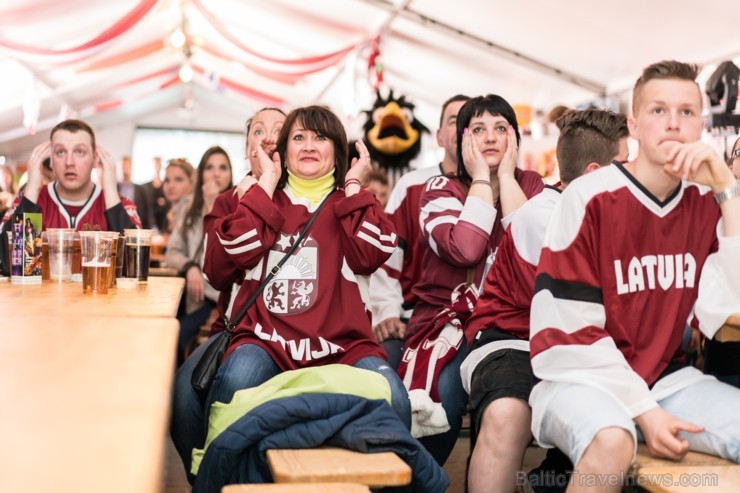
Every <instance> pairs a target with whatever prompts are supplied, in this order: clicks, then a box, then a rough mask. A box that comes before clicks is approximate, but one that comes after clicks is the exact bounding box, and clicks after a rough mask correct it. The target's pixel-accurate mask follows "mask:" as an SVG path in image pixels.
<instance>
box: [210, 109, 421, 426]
mask: <svg viewBox="0 0 740 493" xmlns="http://www.w3.org/2000/svg"><path fill="white" fill-rule="evenodd" d="M263 144H264V145H260V146H256V148H253V151H252V152H254V153H256V157H258V158H259V168H260V170H259V171H260V174H259V176H257V177H255V178H256V182H250V183H248V184H247V185H248V186H245V187H244V190H245V191H244V192H243V195H242V196H241V198H240V201H239V204H238V207H236V209H235V210H234V212H233V213H231V214H229V215H226V216H224V217H219V218H216V220H215V224H214V228H213V232H212V234H213V236H214V238H212V239H211V238H209V240H208V241H207V250H206V257H205V262H204V272H205V274H206V275H207V277H208V279H211V280H213V282H214V285H216V284H219V282H220V281H219V278H221V277H222V276H225V277H226V278H227V279H229V280H230V279H232V277H231V276H232V272H233V270H234V269H235V268H236V269H239V270H242V271H245V275H244V278H243V279H244V280H243V281H242V283H241V285H240V287H239V289H238V292H237V293H236V296H235V300H234V303H233V309H232V311H229V312H227V316H231V315H232V314H234V313H236V312H238V311H239V310H240V309H241V308H242V306H244V304H245V302H246V300H247V299H248V298H249V296H250V295H251V294H252V293H253V292H254V290H255V289H256V288H257V286H259V284H260V283H261V282H262V280H263V279H264V278H265V276H267V274H268V273H269V272H270V270H271V269H272V268H273V266H275V265H276V264H277V262H278V261H279V260H280V259H281V258H282V257H283V256H284V255H285V254H286V252H287V251H288V250H289V249H290V248H291V246H292V244H293V242H294V241H296V239H297V238H298V236H299V235H300V233H301V232H302V231H303V230H304V228H305V226H306V223H307V222H308V221H309V219H310V218H311V216H312V215H313V214H314V212H315V211H316V210H317V208H318V207H319V205H320V204H321V203H322V202H323V203H324V205H323V207H322V208H321V210H320V213H319V214H318V215H317V216H316V218H315V221H314V222H313V224H312V226H311V229H310V232H309V234H308V235H306V237H305V238H304V240H303V241H302V242H301V243H300V245H299V246H298V248H297V249H296V250H295V251H294V252H293V253H292V255H291V256H290V257H289V258H288V260H287V262H286V263H285V264H284V265H283V267H282V269H280V270H279V272H278V273H277V274H276V276H275V277H274V278H273V279H272V281H271V282H270V283H268V284H267V285H266V286H265V288H264V289H263V291H262V292H261V293H260V295H259V296H258V297H257V299H256V301H255V302H254V303H253V304H252V305H251V306H250V308H249V310H248V311H247V314H246V316H245V317H244V318H243V319H242V320H241V322H240V323H239V324H238V326H237V327H236V328H235V329H234V333H233V335H232V338H231V343H230V346H229V348H228V350H227V352H226V355H225V357H224V361H223V363H222V365H221V367H220V368H219V370H218V373H217V375H216V378H215V380H214V382H213V386H212V388H211V391H210V394H209V396H208V406H207V408H210V404H212V403H213V402H216V401H218V402H229V401H230V400H231V398H232V396H233V394H234V392H235V391H237V390H240V389H246V388H251V387H255V386H258V385H260V384H261V383H263V382H265V381H267V380H269V379H270V378H272V377H273V376H275V375H277V374H279V373H281V372H283V371H287V370H293V369H298V368H305V367H312V366H319V365H327V364H335V363H338V364H347V365H352V366H354V367H358V368H363V369H367V370H371V371H375V372H377V373H380V374H381V375H382V376H383V377H385V378H386V379H387V380H388V382H389V384H390V388H391V394H392V407H393V409H394V410H395V411H396V413H397V414H398V415H399V417H400V418H401V420H402V421H403V422H404V423H405V424H406V425H408V424H409V421H410V414H409V404H408V397H407V396H406V391H405V389H404V387H403V384H402V383H401V381H400V379H399V378H398V375H397V374H396V373H395V372H394V371H393V370H392V369H391V368H390V367H389V366H388V363H387V362H386V361H385V359H384V358H385V354H384V352H383V350H382V348H381V347H380V345H379V344H378V343H377V341H376V340H375V338H374V337H373V333H372V328H371V325H370V318H369V314H368V312H367V310H366V305H365V302H364V300H365V299H367V298H366V295H367V279H366V276H368V275H369V274H370V273H372V272H373V271H375V270H376V269H377V268H378V267H379V266H380V265H381V264H382V263H383V262H384V261H385V260H386V259H387V258H388V257H389V256H390V254H391V253H392V251H393V249H394V248H395V246H396V236H395V233H394V232H393V230H392V225H391V223H390V221H389V220H388V219H387V218H386V216H385V215H384V213H383V210H382V208H381V207H380V205H379V203H378V202H377V201H376V200H375V198H374V197H373V195H372V193H370V192H368V191H366V190H362V189H361V187H360V184H361V182H362V179H363V178H364V176H365V175H366V174H367V173H368V172H369V171H370V168H371V166H370V156H369V153H368V150H367V148H366V147H365V146H364V144H363V143H362V142H358V144H357V150H358V152H359V155H360V157H359V159H353V161H352V163H351V166H350V168H349V170H347V165H348V163H347V158H348V150H347V137H346V134H345V132H344V128H343V127H342V124H341V122H340V121H339V119H338V118H337V116H336V115H334V113H332V112H331V111H330V110H328V109H326V108H324V107H320V106H308V107H304V108H298V109H296V110H294V111H292V112H291V113H290V114H289V115H288V116H287V118H286V120H285V123H284V125H283V127H282V130H281V132H280V135H279V137H278V139H277V142H276V143H275V150H274V152H272V145H271V144H270V143H269V142H263ZM270 154H271V155H270ZM249 185H251V186H249ZM247 188H248V189H247Z"/></svg>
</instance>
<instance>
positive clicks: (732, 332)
mask: <svg viewBox="0 0 740 493" xmlns="http://www.w3.org/2000/svg"><path fill="white" fill-rule="evenodd" d="M714 338H715V339H716V340H718V341H719V342H737V341H740V313H736V314H734V315H730V317H729V318H728V319H727V322H725V325H723V326H722V327H721V328H720V329H719V330H718V331H717V333H716V334H715V336H714Z"/></svg>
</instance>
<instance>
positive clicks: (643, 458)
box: [632, 444, 740, 493]
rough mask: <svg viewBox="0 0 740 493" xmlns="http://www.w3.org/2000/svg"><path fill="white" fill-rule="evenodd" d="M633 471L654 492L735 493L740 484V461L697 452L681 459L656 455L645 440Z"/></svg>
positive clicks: (644, 486) (642, 485)
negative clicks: (675, 459) (735, 461)
mask: <svg viewBox="0 0 740 493" xmlns="http://www.w3.org/2000/svg"><path fill="white" fill-rule="evenodd" d="M632 472H633V474H635V475H636V476H637V478H636V481H637V485H638V486H640V487H641V488H644V489H645V490H647V491H650V492H655V493H697V492H700V491H715V492H719V493H722V492H727V493H730V492H732V493H734V492H736V491H737V490H738V485H740V465H737V464H734V463H732V462H730V461H727V460H725V459H721V458H719V457H715V456H713V455H707V454H700V453H698V452H689V453H688V454H686V456H685V457H684V458H683V459H682V460H680V461H679V462H674V461H671V460H665V459H656V458H655V457H651V456H650V454H649V453H648V451H647V447H646V446H645V445H644V444H640V445H639V446H638V449H637V457H636V458H635V464H634V465H633V470H632Z"/></svg>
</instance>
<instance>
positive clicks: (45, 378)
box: [0, 285, 178, 493]
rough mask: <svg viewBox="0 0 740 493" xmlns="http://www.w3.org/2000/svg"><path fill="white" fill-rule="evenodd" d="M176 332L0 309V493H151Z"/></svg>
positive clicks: (123, 321) (143, 323) (156, 321)
mask: <svg viewBox="0 0 740 493" xmlns="http://www.w3.org/2000/svg"><path fill="white" fill-rule="evenodd" d="M75 287H77V288H79V290H80V292H81V291H82V288H81V287H80V286H79V285H76V286H75ZM26 288H28V287H26ZM42 289H43V288H42ZM2 293H3V294H5V293H7V286H3V289H2ZM3 294H0V296H3ZM177 332H178V323H177V321H176V320H175V319H164V318H148V319H132V318H114V317H110V318H94V317H84V318H83V317H64V316H56V315H39V314H38V313H29V312H26V311H19V310H17V309H16V310H7V309H4V311H3V315H2V323H1V324H0V395H2V396H3V402H4V404H3V406H2V410H0V437H2V446H1V447H0V470H2V473H0V491H7V492H16V491H17V492H22V491H45V492H54V493H67V492H70V493H72V492H75V493H77V492H83V493H84V492H101V491H105V492H108V493H117V492H121V493H123V492H126V493H129V492H137V493H148V492H152V493H154V492H159V491H160V489H161V486H162V479H161V475H162V471H163V459H164V445H165V437H166V433H167V430H166V427H167V419H168V411H169V404H170V387H171V384H172V375H173V369H174V364H175V361H174V357H175V344H176V340H177Z"/></svg>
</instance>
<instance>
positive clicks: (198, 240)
mask: <svg viewBox="0 0 740 493" xmlns="http://www.w3.org/2000/svg"><path fill="white" fill-rule="evenodd" d="M231 180H232V178H231V161H230V160H229V156H228V155H227V154H226V151H224V150H223V149H222V148H221V147H218V146H214V147H211V148H210V149H208V150H207V151H206V152H205V153H204V154H203V157H202V158H201V160H200V165H199V166H198V170H197V179H196V184H195V193H194V194H193V197H192V199H191V200H190V203H189V204H187V205H186V206H185V212H184V214H182V215H181V217H180V218H179V220H178V224H177V225H176V226H175V228H174V229H173V231H172V235H171V236H170V239H169V241H168V243H167V253H166V261H167V265H168V266H170V267H172V268H174V269H177V270H178V271H179V272H181V273H182V274H183V275H184V276H185V291H186V299H185V314H184V315H183V316H181V317H180V337H179V339H178V344H177V356H178V361H179V362H182V361H183V360H184V356H185V350H186V347H187V344H188V342H189V341H190V340H191V339H192V338H193V337H195V336H196V335H197V334H198V330H199V329H200V327H201V325H203V324H204V323H206V321H207V320H208V317H209V316H210V314H211V311H212V310H213V309H214V308H215V307H216V300H217V299H218V291H217V290H216V289H214V288H213V287H211V285H210V284H208V282H207V281H206V280H205V279H203V273H202V272H201V264H202V258H203V251H204V250H203V247H204V233H203V217H204V216H205V215H207V214H208V213H209V212H211V209H212V208H213V203H214V201H215V200H216V196H217V195H218V194H219V193H221V192H223V191H225V190H226V189H228V188H230V187H231Z"/></svg>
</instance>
